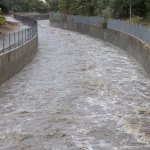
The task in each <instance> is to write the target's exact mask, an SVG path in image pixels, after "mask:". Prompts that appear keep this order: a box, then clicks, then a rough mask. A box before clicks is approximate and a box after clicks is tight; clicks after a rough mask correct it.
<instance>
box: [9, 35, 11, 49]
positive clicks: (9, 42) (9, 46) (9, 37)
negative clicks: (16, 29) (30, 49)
mask: <svg viewBox="0 0 150 150" xmlns="http://www.w3.org/2000/svg"><path fill="white" fill-rule="evenodd" d="M9 50H11V47H10V33H9Z"/></svg>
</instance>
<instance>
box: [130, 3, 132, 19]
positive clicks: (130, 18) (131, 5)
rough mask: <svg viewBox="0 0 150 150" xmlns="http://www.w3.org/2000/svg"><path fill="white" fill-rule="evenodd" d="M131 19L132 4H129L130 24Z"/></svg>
mask: <svg viewBox="0 0 150 150" xmlns="http://www.w3.org/2000/svg"><path fill="white" fill-rule="evenodd" d="M131 19H132V4H130V22H131Z"/></svg>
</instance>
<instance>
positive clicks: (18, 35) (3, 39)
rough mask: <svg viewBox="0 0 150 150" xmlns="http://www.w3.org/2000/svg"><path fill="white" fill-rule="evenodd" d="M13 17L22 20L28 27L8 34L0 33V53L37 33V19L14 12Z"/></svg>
mask: <svg viewBox="0 0 150 150" xmlns="http://www.w3.org/2000/svg"><path fill="white" fill-rule="evenodd" d="M14 18H15V19H17V20H20V21H22V22H23V23H24V24H26V25H28V26H29V28H26V29H24V30H21V31H18V32H14V33H10V34H8V35H0V43H1V44H0V45H1V46H0V53H4V52H6V51H11V50H12V49H14V48H16V47H18V46H20V45H23V44H24V43H26V42H28V41H30V40H31V39H32V38H33V37H34V36H35V35H36V34H37V21H35V20H33V19H31V18H28V17H25V16H21V15H18V14H14Z"/></svg>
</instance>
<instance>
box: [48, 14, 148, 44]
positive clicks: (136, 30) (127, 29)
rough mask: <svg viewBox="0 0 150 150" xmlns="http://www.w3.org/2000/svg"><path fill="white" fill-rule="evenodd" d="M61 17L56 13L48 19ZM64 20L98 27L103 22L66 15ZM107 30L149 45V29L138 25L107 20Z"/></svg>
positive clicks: (102, 20) (97, 19) (60, 18)
mask: <svg viewBox="0 0 150 150" xmlns="http://www.w3.org/2000/svg"><path fill="white" fill-rule="evenodd" d="M62 16H64V15H61V14H58V13H50V18H52V19H55V20H62V18H63V17H62ZM66 18H67V21H73V22H79V23H85V24H96V25H99V24H101V23H103V22H104V19H103V18H101V17H87V16H72V15H67V16H66ZM107 28H109V29H113V30H118V31H121V32H124V33H127V34H131V35H133V36H135V37H138V38H139V39H141V40H143V41H144V42H146V43H147V44H150V28H148V27H145V26H142V25H138V24H133V23H130V22H126V21H121V20H115V19H109V20H108V24H107Z"/></svg>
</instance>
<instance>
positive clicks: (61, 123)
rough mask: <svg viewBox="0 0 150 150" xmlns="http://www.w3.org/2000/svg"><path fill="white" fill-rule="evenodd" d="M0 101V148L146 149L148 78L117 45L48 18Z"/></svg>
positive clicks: (148, 138) (148, 137)
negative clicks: (53, 23) (30, 58)
mask: <svg viewBox="0 0 150 150" xmlns="http://www.w3.org/2000/svg"><path fill="white" fill-rule="evenodd" d="M0 102H1V105H0V150H150V144H149V142H150V126H149V125H150V119H149V114H150V79H149V76H148V75H147V74H146V73H145V71H144V70H143V69H142V68H141V66H140V65H139V64H138V63H137V62H136V61H135V60H134V59H133V58H132V57H130V56H128V54H126V53H125V52H123V51H122V50H119V49H118V48H116V47H113V46H112V45H109V44H108V43H104V42H103V41H100V40H98V39H94V38H92V37H90V36H87V35H82V34H79V33H75V32H71V31H67V30H62V29H59V28H54V27H51V26H50V25H49V22H48V21H39V51H38V53H37V55H36V57H35V58H34V60H33V61H32V63H30V64H28V65H27V66H26V67H25V68H24V69H23V70H22V72H20V73H19V74H17V75H16V76H15V77H13V78H11V79H10V80H9V81H7V82H6V83H5V84H3V85H2V86H0Z"/></svg>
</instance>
